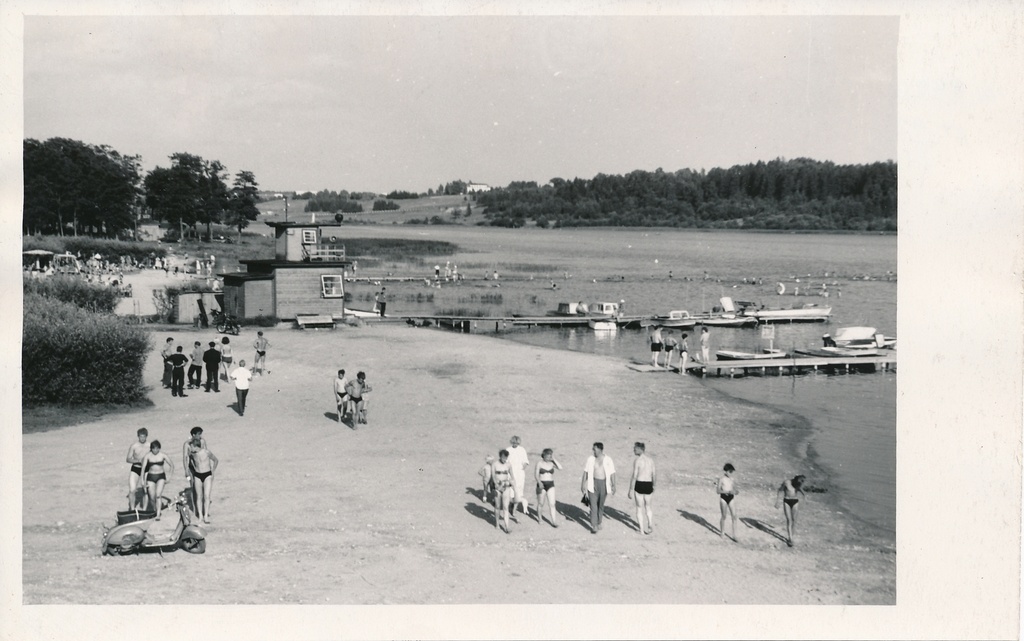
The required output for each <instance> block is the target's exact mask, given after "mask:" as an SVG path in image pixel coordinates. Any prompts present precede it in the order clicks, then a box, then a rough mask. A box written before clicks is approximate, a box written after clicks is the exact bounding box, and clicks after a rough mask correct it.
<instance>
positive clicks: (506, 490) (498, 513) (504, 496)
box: [491, 450, 512, 534]
mask: <svg viewBox="0 0 1024 641" xmlns="http://www.w3.org/2000/svg"><path fill="white" fill-rule="evenodd" d="M491 480H493V481H494V527H498V520H499V517H500V518H501V519H504V521H505V534H508V527H509V526H508V512H509V509H508V506H509V503H511V502H512V468H511V466H510V465H509V464H508V450H501V451H500V452H498V460H497V461H494V462H492V463H491Z"/></svg>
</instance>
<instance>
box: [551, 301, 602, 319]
mask: <svg viewBox="0 0 1024 641" xmlns="http://www.w3.org/2000/svg"><path fill="white" fill-rule="evenodd" d="M548 316H583V317H585V318H617V317H618V316H619V304H618V303H604V302H597V303H591V304H590V305H587V304H585V303H583V302H579V303H559V304H558V309H556V310H555V311H553V312H548Z"/></svg>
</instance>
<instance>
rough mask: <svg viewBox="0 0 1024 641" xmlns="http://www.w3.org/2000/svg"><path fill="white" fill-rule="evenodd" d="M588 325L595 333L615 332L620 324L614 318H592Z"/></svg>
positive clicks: (588, 320)
mask: <svg viewBox="0 0 1024 641" xmlns="http://www.w3.org/2000/svg"><path fill="white" fill-rule="evenodd" d="M587 325H590V328H591V329H593V330H594V331H595V332H613V331H615V330H617V329H618V328H619V324H618V323H617V322H616V321H615V319H613V318H590V319H587Z"/></svg>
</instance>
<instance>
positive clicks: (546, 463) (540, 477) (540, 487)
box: [533, 447, 562, 527]
mask: <svg viewBox="0 0 1024 641" xmlns="http://www.w3.org/2000/svg"><path fill="white" fill-rule="evenodd" d="M540 457H541V460H540V461H539V462H538V463H537V467H536V468H534V473H533V476H534V478H535V479H536V480H537V522H538V523H540V522H541V521H542V520H543V518H544V517H543V516H542V515H543V514H544V499H545V498H546V499H547V502H548V512H549V514H550V515H551V518H550V521H551V527H558V521H557V520H555V505H557V503H556V501H555V470H556V469H559V470H560V469H562V466H561V464H560V463H559V462H558V461H556V460H555V453H554V451H552V449H551V448H550V447H549V448H547V449H545V450H544V451H543V452H541V453H540Z"/></svg>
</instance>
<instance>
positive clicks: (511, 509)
mask: <svg viewBox="0 0 1024 641" xmlns="http://www.w3.org/2000/svg"><path fill="white" fill-rule="evenodd" d="M509 445H510V447H509V448H508V449H503V450H501V451H499V452H498V458H497V459H495V458H494V457H493V456H490V455H488V456H487V457H486V458H485V460H484V467H483V468H481V469H480V476H481V477H482V478H483V496H484V500H485V501H487V502H489V503H493V505H494V527H495V528H498V527H500V526H502V525H503V526H504V527H503V531H504V532H505V533H506V534H508V533H509V527H510V526H509V520H510V519H511V520H512V521H516V522H518V520H517V519H516V517H515V512H516V506H522V510H523V514H525V515H526V516H527V517H528V518H529V517H530V505H529V499H528V498H527V495H526V492H525V488H526V476H527V470H528V469H529V467H530V459H529V456H528V455H527V453H526V448H524V447H523V446H522V439H520V438H519V437H518V436H513V437H512V438H511V439H510V441H509ZM645 450H646V446H645V445H644V444H643V443H641V442H637V443H635V444H634V445H633V453H634V454H635V456H636V459H635V460H634V462H633V473H632V476H631V477H630V482H629V492H628V494H627V496H628V497H629V498H631V499H633V500H634V503H635V505H636V519H637V529H638V531H639V532H640V533H641V534H651V533H652V532H653V529H654V524H653V517H654V514H653V510H652V507H651V495H652V494H654V484H655V480H656V471H655V465H654V460H653V459H652V458H651V457H649V456H647V454H646V452H645ZM592 452H593V454H592V455H591V456H590V457H588V458H587V460H586V463H584V466H583V476H582V477H581V479H580V492H581V493H582V494H583V498H582V502H583V504H584V505H587V506H589V507H590V531H591V533H593V534H597V533H598V532H600V531H601V529H602V527H603V524H604V523H603V522H604V506H605V502H606V500H607V498H608V496H609V495H610V494H612V495H613V494H615V491H616V484H615V463H614V462H613V461H612V459H611V457H610V456H608V455H606V454H605V453H604V444H603V443H599V442H598V443H594V444H593V446H592ZM561 469H562V465H561V463H559V462H558V460H557V459H555V456H554V451H553V450H552V449H551V448H546V449H544V450H543V451H542V452H541V460H540V461H538V462H537V465H536V466H535V467H534V472H533V476H534V481H535V482H536V486H535V490H536V495H537V509H536V512H537V523H543V521H544V515H545V512H546V514H547V516H548V522H549V523H550V524H551V526H552V527H556V528H557V527H558V525H559V524H558V518H557V512H556V509H555V507H556V504H557V503H556V496H555V472H556V471H557V470H561ZM545 508H546V509H545Z"/></svg>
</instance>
